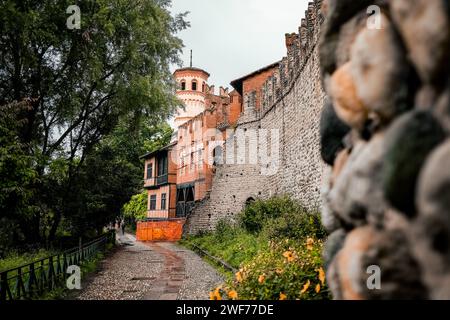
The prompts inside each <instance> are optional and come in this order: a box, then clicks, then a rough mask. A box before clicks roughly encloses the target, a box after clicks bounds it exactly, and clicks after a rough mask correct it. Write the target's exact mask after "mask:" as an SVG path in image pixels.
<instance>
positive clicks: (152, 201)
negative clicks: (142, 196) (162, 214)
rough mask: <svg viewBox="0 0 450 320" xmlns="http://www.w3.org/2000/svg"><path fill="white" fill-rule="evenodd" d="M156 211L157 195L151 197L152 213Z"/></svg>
mask: <svg viewBox="0 0 450 320" xmlns="http://www.w3.org/2000/svg"><path fill="white" fill-rule="evenodd" d="M155 210H156V194H154V195H152V196H150V211H155Z"/></svg>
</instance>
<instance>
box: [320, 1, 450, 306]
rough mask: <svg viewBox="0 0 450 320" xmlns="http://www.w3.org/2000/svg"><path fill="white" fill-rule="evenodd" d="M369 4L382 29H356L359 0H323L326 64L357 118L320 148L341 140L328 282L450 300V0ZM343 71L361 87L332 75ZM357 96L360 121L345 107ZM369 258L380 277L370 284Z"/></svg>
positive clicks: (394, 295) (347, 295)
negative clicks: (377, 11)
mask: <svg viewBox="0 0 450 320" xmlns="http://www.w3.org/2000/svg"><path fill="white" fill-rule="evenodd" d="M366 4H367V3H366ZM370 4H379V5H380V6H381V8H382V11H381V16H380V17H381V22H382V28H381V29H370V30H369V28H362V29H361V28H360V27H361V24H360V23H358V21H360V19H361V15H364V13H365V9H366V8H363V7H361V6H360V5H359V2H358V4H356V3H355V2H351V3H350V2H348V1H342V4H341V5H340V6H337V5H336V1H334V0H329V5H328V6H325V7H328V16H327V18H326V21H327V22H326V24H325V26H326V27H325V28H324V32H323V33H322V35H321V39H322V40H321V46H320V57H321V62H322V65H321V70H322V72H321V74H322V75H323V77H324V78H323V81H324V83H325V84H327V85H326V91H327V94H329V95H331V96H332V98H333V99H332V101H333V107H334V109H335V110H336V114H337V116H338V117H340V119H341V120H342V121H344V122H347V123H348V124H349V125H350V126H351V127H352V132H351V133H350V134H348V135H346V136H345V137H342V135H341V133H340V132H338V131H336V132H335V134H334V137H330V134H329V132H327V131H324V132H325V133H326V135H324V134H323V132H322V137H321V139H322V144H323V145H322V147H324V146H325V147H326V146H327V145H328V144H329V143H330V141H331V142H332V143H333V145H339V143H338V142H337V141H336V139H341V143H342V145H344V146H345V149H344V150H341V151H340V152H339V153H338V154H337V155H336V158H335V160H334V162H333V164H332V165H333V168H332V169H331V170H329V171H328V175H329V178H328V179H327V180H326V184H327V185H326V186H324V187H323V188H322V193H323V195H322V203H323V209H322V221H323V223H324V225H325V227H326V229H327V230H328V232H330V233H331V234H330V236H329V238H328V242H327V244H326V246H325V250H324V253H323V255H324V260H325V264H326V268H327V279H328V283H329V286H330V288H331V290H332V293H333V296H334V298H335V299H429V298H432V299H450V289H449V288H450V215H449V208H450V160H449V159H450V141H449V134H450V130H449V128H450V124H449V123H450V120H449V119H450V98H449V97H450V94H449V92H450V91H449V85H448V79H449V78H450V77H449V76H450V72H449V67H448V55H449V33H450V31H449V30H450V29H449V27H448V25H449V21H450V20H449V16H450V13H449V9H450V8H449V5H450V4H449V1H448V0H431V1H425V0H411V1H410V0H391V1H375V0H374V1H371V2H370ZM344 7H345V8H346V10H339V8H344ZM330 25H332V26H334V29H331V28H330ZM383 26H384V27H383ZM355 34H357V36H356V37H355ZM343 72H345V73H351V74H352V77H348V76H346V77H342V73H343ZM343 78H344V80H346V81H347V82H351V81H354V86H355V87H356V93H355V90H354V87H353V85H349V84H348V83H347V84H346V85H342V84H340V88H339V89H340V90H339V91H336V89H335V88H334V87H333V85H330V83H331V82H333V81H335V82H336V81H337V80H339V81H337V82H338V84H339V83H343V82H345V81H342V79H343ZM358 99H359V100H360V101H362V103H363V105H364V106H365V107H367V109H368V110H369V111H370V112H369V115H368V119H367V122H366V123H365V124H364V128H363V130H361V127H360V126H361V123H360V122H358V121H353V120H354V117H353V118H352V116H355V114H353V115H352V114H351V112H346V113H344V112H340V111H342V109H343V105H344V107H345V106H347V108H346V109H347V110H346V111H353V113H355V112H356V111H357V108H354V107H353V108H349V107H348V106H349V105H350V106H354V105H356V104H355V103H353V102H355V101H358ZM343 102H345V103H343ZM349 102H352V103H353V104H352V103H349ZM324 112H327V110H326V109H325V111H324ZM333 138H334V139H333ZM325 155H326V157H325V158H324V160H329V156H328V155H327V154H325ZM327 162H328V163H329V162H330V161H327ZM372 267H378V268H379V270H380V271H381V274H380V275H379V276H380V284H381V287H380V288H375V289H373V288H372V289H371V288H369V286H368V284H367V281H368V280H369V279H370V276H371V275H372V274H370V273H369V272H368V270H369V269H368V268H372Z"/></svg>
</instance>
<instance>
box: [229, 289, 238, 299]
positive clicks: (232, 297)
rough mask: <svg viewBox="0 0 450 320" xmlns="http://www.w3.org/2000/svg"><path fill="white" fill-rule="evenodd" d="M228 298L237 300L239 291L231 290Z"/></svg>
mask: <svg viewBox="0 0 450 320" xmlns="http://www.w3.org/2000/svg"><path fill="white" fill-rule="evenodd" d="M228 298H230V299H231V300H236V299H237V298H238V293H237V292H236V290H231V291H229V292H228Z"/></svg>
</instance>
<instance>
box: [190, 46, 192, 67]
mask: <svg viewBox="0 0 450 320" xmlns="http://www.w3.org/2000/svg"><path fill="white" fill-rule="evenodd" d="M190 66H191V68H192V50H191V64H190Z"/></svg>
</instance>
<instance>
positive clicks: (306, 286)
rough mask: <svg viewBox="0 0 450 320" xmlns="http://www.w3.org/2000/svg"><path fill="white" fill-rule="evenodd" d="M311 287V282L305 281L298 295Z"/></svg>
mask: <svg viewBox="0 0 450 320" xmlns="http://www.w3.org/2000/svg"><path fill="white" fill-rule="evenodd" d="M310 285H311V281H309V280H308V281H307V282H306V283H305V285H304V286H303V289H302V291H300V293H302V294H303V293H305V292H306V291H308V289H309V286H310Z"/></svg>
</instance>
